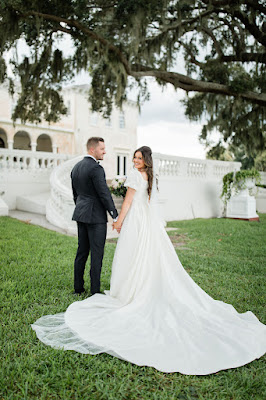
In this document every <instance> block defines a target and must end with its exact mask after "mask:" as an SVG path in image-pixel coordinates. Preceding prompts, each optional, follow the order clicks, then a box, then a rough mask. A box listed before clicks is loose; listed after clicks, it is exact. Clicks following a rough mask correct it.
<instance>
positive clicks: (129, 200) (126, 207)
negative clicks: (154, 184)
mask: <svg viewBox="0 0 266 400" xmlns="http://www.w3.org/2000/svg"><path fill="white" fill-rule="evenodd" d="M135 193H136V190H135V189H132V188H131V187H128V189H127V193H126V197H125V200H124V201H123V204H122V208H121V212H120V214H119V217H118V219H117V221H116V222H114V223H113V228H114V229H121V226H122V224H123V221H124V219H125V218H126V215H127V213H128V210H129V209H130V206H131V203H132V200H133V197H134V195H135Z"/></svg>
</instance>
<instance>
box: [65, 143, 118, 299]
mask: <svg viewBox="0 0 266 400" xmlns="http://www.w3.org/2000/svg"><path fill="white" fill-rule="evenodd" d="M87 151H88V154H87V155H86V156H85V157H84V158H83V160H82V161H80V162H79V163H77V164H76V165H75V166H74V168H73V170H72V172H71V179H72V190H73V197H74V202H75V205H76V207H75V210H74V214H73V217H72V219H73V220H74V221H77V225H78V250H77V255H76V258H75V263H74V290H75V291H74V293H75V294H81V293H83V292H84V291H85V289H84V278H83V276H84V270H85V264H86V261H87V259H88V256H89V252H91V269H90V280H91V294H95V293H100V276H101V269H102V260H103V253H104V245H105V239H106V230H107V214H106V211H108V212H109V214H110V215H111V217H112V218H113V220H114V222H115V221H116V219H117V216H118V213H117V210H116V208H115V205H114V202H113V199H112V196H111V194H110V191H109V189H108V186H107V184H106V180H105V173H104V169H103V167H102V166H101V165H100V164H99V163H98V160H103V157H104V155H105V154H106V151H105V143H104V139H102V138H100V137H91V138H90V139H89V140H88V142H87Z"/></svg>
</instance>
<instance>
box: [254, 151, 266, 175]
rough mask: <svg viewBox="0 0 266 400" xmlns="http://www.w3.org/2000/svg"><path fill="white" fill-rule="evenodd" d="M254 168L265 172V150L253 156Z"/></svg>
mask: <svg viewBox="0 0 266 400" xmlns="http://www.w3.org/2000/svg"><path fill="white" fill-rule="evenodd" d="M255 168H256V169H257V170H259V171H264V172H266V150H265V151H264V152H262V153H261V154H259V155H258V156H257V157H256V158H255Z"/></svg>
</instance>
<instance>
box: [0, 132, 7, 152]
mask: <svg viewBox="0 0 266 400" xmlns="http://www.w3.org/2000/svg"><path fill="white" fill-rule="evenodd" d="M0 148H1V149H5V148H7V135H6V132H5V130H4V129H2V128H0Z"/></svg>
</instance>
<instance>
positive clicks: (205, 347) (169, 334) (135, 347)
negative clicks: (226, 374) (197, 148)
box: [32, 146, 266, 375]
mask: <svg viewBox="0 0 266 400" xmlns="http://www.w3.org/2000/svg"><path fill="white" fill-rule="evenodd" d="M133 162H134V168H133V170H132V171H131V172H130V174H129V176H128V177H127V179H126V182H125V186H127V187H128V190H127V194H126V197H125V200H124V203H123V206H122V210H121V213H120V215H119V217H118V220H117V222H116V223H114V228H115V229H117V230H118V231H120V229H121V233H120V237H119V240H118V243H117V247H116V251H115V255H114V260H113V265H112V276H111V286H110V291H106V292H105V294H98V293H97V294H95V295H93V296H91V297H89V298H87V299H85V300H83V301H77V302H75V303H73V304H71V305H70V306H69V307H68V309H67V310H66V312H65V313H60V314H56V315H48V316H44V317H42V318H40V319H39V320H37V321H36V322H35V323H34V324H33V325H32V328H33V329H34V330H35V331H36V334H37V336H38V338H39V339H40V340H41V341H43V342H44V343H45V344H47V345H50V346H52V347H54V348H62V349H64V350H75V351H77V352H80V353H84V354H97V353H102V352H105V353H108V354H110V355H112V356H115V357H118V358H120V359H122V360H127V361H129V362H131V363H134V364H137V365H141V366H143V365H146V366H151V367H154V368H156V369H157V370H159V371H163V372H181V373H182V374H189V375H206V374H211V373H215V372H217V371H220V370H223V369H227V368H235V367H239V366H241V365H244V364H247V363H249V362H250V361H252V360H254V359H256V358H259V357H261V356H262V355H263V354H264V353H265V350H266V326H264V325H263V324H262V323H261V322H260V321H259V320H258V319H257V317H256V316H255V315H254V314H253V313H252V312H250V311H247V312H245V313H243V314H239V313H238V312H237V311H236V310H235V309H234V307H233V306H232V305H230V304H226V303H224V302H222V301H218V300H214V299H212V298H211V297H210V296H209V295H208V294H207V293H205V292H204V291H203V290H202V289H201V288H200V287H199V286H198V285H197V284H196V283H195V282H194V281H193V280H192V278H190V276H189V275H188V274H187V272H186V271H185V270H184V268H183V267H182V265H181V263H180V261H179V259H178V256H177V255H176V252H175V249H174V247H173V246H172V243H171V241H170V239H169V237H168V235H167V233H166V232H165V229H164V227H163V224H162V222H161V221H160V218H159V217H158V212H157V205H156V191H157V188H156V187H157V183H156V179H155V177H154V173H153V162H152V152H151V149H150V148H149V147H146V146H143V147H141V148H139V149H137V150H136V151H135V153H134V159H133Z"/></svg>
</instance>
